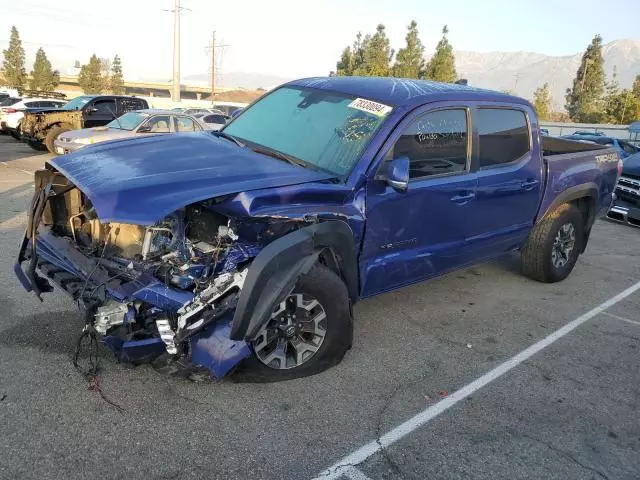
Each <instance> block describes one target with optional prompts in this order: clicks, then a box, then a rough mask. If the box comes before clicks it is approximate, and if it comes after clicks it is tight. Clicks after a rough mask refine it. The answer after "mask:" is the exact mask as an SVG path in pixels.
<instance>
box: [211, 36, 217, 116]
mask: <svg viewBox="0 0 640 480" xmlns="http://www.w3.org/2000/svg"><path fill="white" fill-rule="evenodd" d="M215 100H216V31H215V30H214V31H213V34H212V35H211V104H212V105H213V102H214V101H215Z"/></svg>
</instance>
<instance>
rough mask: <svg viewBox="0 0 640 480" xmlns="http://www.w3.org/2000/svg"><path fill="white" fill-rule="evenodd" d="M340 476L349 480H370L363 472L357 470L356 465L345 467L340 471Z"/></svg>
mask: <svg viewBox="0 0 640 480" xmlns="http://www.w3.org/2000/svg"><path fill="white" fill-rule="evenodd" d="M340 474H341V476H342V477H346V478H348V479H349V480H371V479H370V478H369V477H367V476H366V475H365V474H364V473H362V472H361V471H360V470H358V469H357V468H356V467H347V468H345V469H344V470H342V471H341V472H340Z"/></svg>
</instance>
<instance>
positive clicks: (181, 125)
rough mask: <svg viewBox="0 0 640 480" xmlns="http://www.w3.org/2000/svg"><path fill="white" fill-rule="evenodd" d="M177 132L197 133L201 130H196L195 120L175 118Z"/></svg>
mask: <svg viewBox="0 0 640 480" xmlns="http://www.w3.org/2000/svg"><path fill="white" fill-rule="evenodd" d="M174 122H175V130H176V132H196V131H200V128H196V125H195V123H194V122H193V120H191V119H190V118H187V117H174Z"/></svg>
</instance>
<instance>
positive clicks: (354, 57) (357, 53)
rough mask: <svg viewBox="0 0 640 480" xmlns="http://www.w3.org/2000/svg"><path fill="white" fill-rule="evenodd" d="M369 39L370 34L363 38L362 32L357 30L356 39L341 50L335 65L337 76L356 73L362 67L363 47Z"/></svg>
mask: <svg viewBox="0 0 640 480" xmlns="http://www.w3.org/2000/svg"><path fill="white" fill-rule="evenodd" d="M370 39H371V36H370V35H367V36H366V37H365V38H364V39H363V38H362V33H360V32H358V35H356V40H355V42H353V46H351V47H347V48H345V49H344V50H343V52H342V57H341V58H340V61H339V62H338V63H337V65H336V75H339V76H351V75H357V73H356V72H357V71H358V70H359V69H360V68H362V64H363V62H364V47H365V44H366V43H368V42H369V40H370Z"/></svg>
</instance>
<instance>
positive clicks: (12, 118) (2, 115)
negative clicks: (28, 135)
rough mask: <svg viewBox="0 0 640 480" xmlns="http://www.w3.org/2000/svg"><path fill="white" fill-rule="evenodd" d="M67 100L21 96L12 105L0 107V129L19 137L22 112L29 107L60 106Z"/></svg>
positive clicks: (46, 107) (49, 107) (51, 107)
mask: <svg viewBox="0 0 640 480" xmlns="http://www.w3.org/2000/svg"><path fill="white" fill-rule="evenodd" d="M66 103H67V102H66V101H65V100H56V99H52V98H38V97H28V98H23V99H22V100H20V101H19V102H16V103H14V104H13V105H8V106H3V107H0V129H2V131H3V132H8V133H10V134H11V135H13V137H14V138H16V139H19V138H20V122H22V117H24V112H25V110H27V109H31V108H42V109H53V108H61V107H63V106H64V105H65V104H66Z"/></svg>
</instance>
